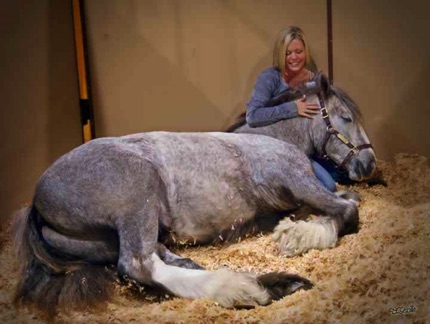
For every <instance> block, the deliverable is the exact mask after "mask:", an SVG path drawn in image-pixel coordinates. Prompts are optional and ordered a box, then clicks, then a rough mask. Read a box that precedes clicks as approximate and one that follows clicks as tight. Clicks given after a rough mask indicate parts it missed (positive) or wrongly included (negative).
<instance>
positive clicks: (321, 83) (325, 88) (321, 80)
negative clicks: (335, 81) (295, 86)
mask: <svg viewBox="0 0 430 324" xmlns="http://www.w3.org/2000/svg"><path fill="white" fill-rule="evenodd" d="M315 80H316V82H317V84H318V88H319V89H321V92H322V93H323V94H324V96H325V97H327V96H328V94H329V92H330V81H329V79H328V78H327V76H326V75H325V74H324V73H322V72H321V71H320V72H318V73H317V75H316V76H315Z"/></svg>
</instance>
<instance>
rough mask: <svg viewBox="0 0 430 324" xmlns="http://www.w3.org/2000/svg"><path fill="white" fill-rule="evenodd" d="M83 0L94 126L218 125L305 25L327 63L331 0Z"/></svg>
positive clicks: (107, 130) (113, 129)
mask: <svg viewBox="0 0 430 324" xmlns="http://www.w3.org/2000/svg"><path fill="white" fill-rule="evenodd" d="M291 3H292V1H243V0H236V1H213V0H193V1H181V0H177V1H174V0H173V1H172V0H153V1H150V0H146V1H133V0H110V1H105V0H92V1H87V2H86V5H87V6H86V9H87V10H86V11H87V16H88V39H89V43H90V50H91V58H92V60H91V63H92V64H91V67H92V72H93V76H94V77H93V85H94V88H93V90H94V103H95V106H96V112H95V114H96V126H97V133H98V134H99V135H101V136H107V135H121V134H127V133H130V132H142V131H148V130H172V131H193V130H194V131H196V130H221V129H223V128H225V127H226V126H227V125H228V124H229V123H230V122H231V121H232V120H234V118H235V116H236V115H237V114H238V113H240V112H242V111H243V110H244V107H245V102H246V100H247V99H248V96H249V94H250V92H251V89H252V86H253V83H254V81H255V79H256V77H257V75H258V73H260V72H261V71H262V69H263V68H265V67H268V66H270V64H271V55H272V53H271V52H272V44H273V42H274V39H275V36H276V33H277V32H278V31H279V30H280V29H282V28H284V27H285V26H286V25H287V24H299V25H300V26H302V27H303V28H304V29H305V30H306V32H307V35H308V37H309V41H310V43H311V44H312V46H313V50H314V56H315V59H316V60H317V61H318V62H320V64H321V67H322V68H325V67H326V64H327V49H326V43H327V36H326V35H327V32H326V16H325V12H326V5H325V3H326V1H324V0H319V1H315V0H313V1H310V0H308V1H300V2H294V9H293V8H292V6H291Z"/></svg>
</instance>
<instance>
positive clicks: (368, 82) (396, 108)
mask: <svg viewBox="0 0 430 324" xmlns="http://www.w3.org/2000/svg"><path fill="white" fill-rule="evenodd" d="M428 18H429V15H428V2H427V1H424V0H410V1H390V0H378V1H373V0H360V1H355V0H333V35H334V36H333V38H334V42H333V49H334V80H335V83H336V84H338V85H340V86H342V87H344V88H346V89H347V90H348V92H349V93H350V94H351V95H352V97H353V98H354V99H355V100H356V101H357V102H358V103H359V105H360V106H361V108H362V110H363V114H364V116H365V121H366V126H367V127H366V128H367V129H368V131H369V135H370V137H371V140H372V142H373V143H374V144H375V147H376V150H377V154H378V157H379V158H382V159H385V160H388V159H391V158H392V157H393V155H394V154H396V153H399V152H409V153H418V154H421V155H424V156H427V157H429V156H430V136H429V134H428V132H427V131H428V127H429V122H430V108H429V105H428V101H429V100H428V94H429V90H430V79H429V75H430V42H429V41H428V39H429V37H428V30H429V29H428V24H429V19H428Z"/></svg>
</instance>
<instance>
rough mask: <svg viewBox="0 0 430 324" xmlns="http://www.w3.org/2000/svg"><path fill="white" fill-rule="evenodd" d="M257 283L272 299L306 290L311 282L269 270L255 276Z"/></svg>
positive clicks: (311, 285) (310, 285) (309, 287)
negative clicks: (266, 272)
mask: <svg viewBox="0 0 430 324" xmlns="http://www.w3.org/2000/svg"><path fill="white" fill-rule="evenodd" d="M257 281H258V283H259V284H260V285H261V286H263V287H264V288H265V289H266V290H267V292H268V293H269V295H270V297H271V298H272V300H279V299H281V298H283V297H285V296H288V295H291V294H293V293H295V292H296V291H298V290H302V289H303V290H308V289H311V288H312V287H313V284H312V283H311V282H310V281H309V280H308V279H305V278H302V277H300V276H297V275H291V274H287V273H285V272H271V273H268V274H264V275H261V276H259V277H258V278H257Z"/></svg>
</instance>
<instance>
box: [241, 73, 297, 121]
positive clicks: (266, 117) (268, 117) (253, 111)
mask: <svg viewBox="0 0 430 324" xmlns="http://www.w3.org/2000/svg"><path fill="white" fill-rule="evenodd" d="M285 89H288V87H286V86H283V89H282V87H280V79H279V72H277V71H276V70H274V69H266V70H264V71H263V72H262V73H261V74H260V75H259V76H258V78H257V81H256V83H255V86H254V90H253V91H252V95H251V99H250V100H249V102H248V104H247V107H246V122H247V123H248V125H249V126H251V127H259V126H266V125H269V124H272V123H274V122H277V121H279V120H281V119H288V118H293V117H297V116H298V114H297V107H296V104H295V103H294V102H293V101H290V102H285V103H282V104H280V105H277V106H273V107H268V106H267V103H268V102H269V100H270V99H272V98H273V97H275V96H276V95H278V94H279V92H280V91H281V90H285Z"/></svg>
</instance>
